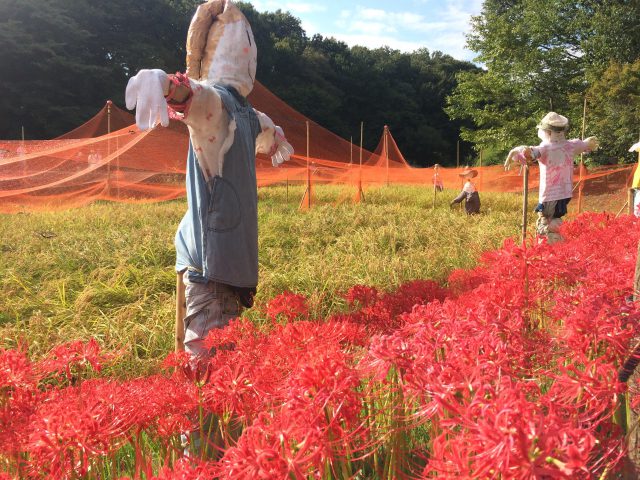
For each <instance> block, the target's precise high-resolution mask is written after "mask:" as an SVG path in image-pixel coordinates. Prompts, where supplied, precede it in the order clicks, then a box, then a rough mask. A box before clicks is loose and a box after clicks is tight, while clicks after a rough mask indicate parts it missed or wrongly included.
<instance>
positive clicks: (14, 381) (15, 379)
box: [0, 350, 36, 405]
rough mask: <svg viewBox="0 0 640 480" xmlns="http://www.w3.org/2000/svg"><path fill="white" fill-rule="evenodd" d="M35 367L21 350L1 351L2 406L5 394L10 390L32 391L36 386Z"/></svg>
mask: <svg viewBox="0 0 640 480" xmlns="http://www.w3.org/2000/svg"><path fill="white" fill-rule="evenodd" d="M35 381H36V378H35V374H34V372H33V365H32V364H31V361H30V360H29V359H28V358H27V355H26V354H25V353H24V352H22V351H20V350H0V405H1V404H2V400H3V398H2V397H3V392H6V391H8V390H9V389H11V390H14V389H22V390H24V389H31V388H33V387H34V386H35Z"/></svg>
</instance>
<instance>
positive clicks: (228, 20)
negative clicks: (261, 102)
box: [126, 0, 293, 360]
mask: <svg viewBox="0 0 640 480" xmlns="http://www.w3.org/2000/svg"><path fill="white" fill-rule="evenodd" d="M186 63H187V69H186V73H176V74H175V75H171V74H167V73H165V72H164V71H162V70H141V71H140V72H138V73H137V74H136V75H135V76H134V77H132V78H131V79H130V80H129V83H128V85H127V90H126V102H127V107H128V108H129V109H133V108H134V107H135V108H136V123H137V125H138V127H139V128H140V129H141V130H146V129H148V128H152V127H153V126H154V125H155V124H156V123H160V124H161V125H162V126H167V125H168V124H169V118H170V117H171V118H174V119H179V120H181V121H183V122H184V123H185V124H186V125H187V127H188V129H189V136H190V144H189V153H188V156H187V175H186V177H187V178H186V187H187V202H188V210H187V212H186V214H185V216H184V217H183V219H182V221H181V222H180V225H179V227H178V231H177V233H176V237H175V247H176V272H177V312H176V349H177V350H182V349H183V348H184V350H186V351H187V352H188V353H190V354H191V355H192V356H193V357H194V358H195V357H204V359H205V360H206V357H207V356H208V355H210V354H212V353H213V352H211V351H209V350H208V349H206V347H205V346H204V338H205V337H206V335H207V334H208V332H209V331H210V330H211V329H213V328H222V327H224V326H226V325H227V324H228V323H229V321H230V320H231V319H232V318H234V317H237V316H238V315H240V313H241V312H242V309H243V308H249V307H251V306H252V304H253V295H254V294H255V291H256V287H257V284H258V215H257V201H258V196H257V183H256V171H255V157H256V154H257V153H265V154H267V155H270V156H271V159H272V162H273V165H274V166H277V165H279V164H281V163H282V162H284V161H285V160H288V159H289V157H290V155H291V154H292V153H293V148H292V147H291V145H290V144H289V143H288V142H287V140H286V139H285V137H284V134H283V132H282V129H281V128H280V127H277V126H276V125H274V123H273V122H272V121H271V119H270V118H269V117H268V116H267V115H265V114H263V113H261V112H258V111H256V110H254V109H253V107H252V106H251V105H250V104H249V102H248V101H247V98H246V97H247V95H249V93H250V92H251V90H252V89H253V85H254V80H255V73H256V64H257V49H256V44H255V40H254V38H253V33H252V30H251V26H250V25H249V22H248V21H247V19H246V18H245V17H244V15H243V14H242V12H241V11H240V10H239V9H238V8H237V7H236V6H235V5H234V4H233V2H231V1H230V0H210V1H208V2H206V3H203V4H201V5H200V6H199V7H198V8H197V10H196V13H195V15H194V17H193V19H192V21H191V24H190V26H189V31H188V34H187V59H186Z"/></svg>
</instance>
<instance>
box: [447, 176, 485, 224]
mask: <svg viewBox="0 0 640 480" xmlns="http://www.w3.org/2000/svg"><path fill="white" fill-rule="evenodd" d="M459 176H460V177H461V178H462V179H464V180H465V182H464V186H463V187H462V191H461V192H460V194H459V195H458V196H457V197H456V198H454V199H453V200H452V201H451V204H450V206H453V205H455V204H457V203H460V202H461V201H462V200H464V210H465V212H467V215H476V214H478V213H480V195H479V194H478V190H477V189H476V186H475V185H474V184H473V182H472V181H471V179H472V178H475V177H477V176H478V171H477V170H474V169H469V168H466V169H465V170H463V171H462V173H460V174H459Z"/></svg>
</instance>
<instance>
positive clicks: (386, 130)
mask: <svg viewBox="0 0 640 480" xmlns="http://www.w3.org/2000/svg"><path fill="white" fill-rule="evenodd" d="M388 134H389V127H388V126H386V125H385V126H384V132H383V135H384V143H383V145H384V156H385V159H386V168H387V171H386V182H385V183H386V184H387V186H389V137H388Z"/></svg>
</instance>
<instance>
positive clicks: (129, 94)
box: [124, 75, 138, 110]
mask: <svg viewBox="0 0 640 480" xmlns="http://www.w3.org/2000/svg"><path fill="white" fill-rule="evenodd" d="M137 96H138V79H137V75H134V76H133V77H131V78H130V79H129V82H127V90H126V91H125V94H124V98H125V102H126V104H127V108H128V109H129V110H133V109H134V108H136V98H137Z"/></svg>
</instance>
